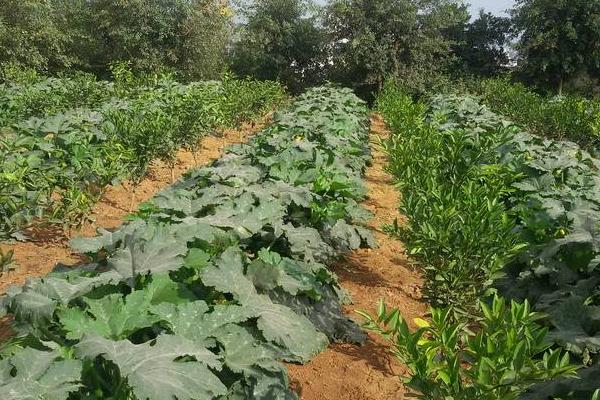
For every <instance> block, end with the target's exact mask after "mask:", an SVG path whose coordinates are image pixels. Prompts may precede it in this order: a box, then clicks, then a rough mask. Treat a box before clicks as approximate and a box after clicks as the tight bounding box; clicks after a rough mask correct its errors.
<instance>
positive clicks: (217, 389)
mask: <svg viewBox="0 0 600 400" xmlns="http://www.w3.org/2000/svg"><path fill="white" fill-rule="evenodd" d="M75 351H76V354H77V355H78V356H79V357H89V358H92V359H93V358H96V357H97V356H102V357H103V358H104V359H106V360H109V361H112V362H113V363H114V364H115V365H116V366H117V367H118V368H119V371H120V372H121V376H123V377H124V378H126V379H127V382H128V384H129V386H130V387H131V389H132V390H133V393H134V394H135V396H136V397H137V398H138V399H149V400H173V398H177V399H178V400H192V399H194V400H198V399H212V398H214V397H216V396H219V395H223V394H225V393H226V392H227V388H226V387H225V385H223V383H222V382H221V381H220V380H219V378H217V376H216V375H215V374H214V373H213V372H212V371H211V370H210V369H209V367H211V368H215V369H220V368H221V362H220V360H219V357H218V356H217V355H215V354H214V353H212V352H210V351H209V350H207V349H206V348H204V347H201V346H198V345H197V344H196V343H195V342H191V341H189V340H188V339H185V338H183V337H180V336H172V335H163V336H159V337H158V338H157V339H156V343H155V344H152V343H144V344H138V345H136V344H132V343H131V342H129V341H127V340H124V341H119V342H113V341H110V340H107V339H104V338H101V337H99V336H87V337H85V338H84V339H83V340H82V341H81V342H80V343H79V344H78V345H77V346H76V347H75ZM185 356H190V357H192V358H193V360H180V358H182V357H185Z"/></svg>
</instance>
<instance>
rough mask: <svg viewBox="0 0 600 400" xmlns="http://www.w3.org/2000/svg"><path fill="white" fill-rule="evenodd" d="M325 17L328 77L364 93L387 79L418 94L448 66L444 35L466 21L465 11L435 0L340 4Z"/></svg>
mask: <svg viewBox="0 0 600 400" xmlns="http://www.w3.org/2000/svg"><path fill="white" fill-rule="evenodd" d="M325 18H326V19H325V27H326V30H327V32H328V35H329V42H330V44H331V47H332V48H331V50H330V54H329V57H330V59H331V60H334V62H333V65H332V67H331V72H330V79H332V80H334V81H336V82H342V83H344V84H345V85H347V86H351V87H355V88H357V89H359V90H360V91H361V92H363V93H365V92H366V93H368V92H371V91H376V90H378V89H380V88H381V86H382V85H383V82H384V81H385V80H386V79H388V78H390V77H391V78H394V79H397V80H398V81H400V82H402V83H404V84H406V85H407V86H409V87H411V88H412V89H413V90H414V91H415V92H422V91H424V90H425V89H426V88H427V87H429V85H430V84H431V82H430V81H434V80H437V79H438V77H439V75H440V73H441V72H443V71H445V69H446V67H448V66H449V65H450V61H451V45H452V43H453V40H451V38H449V36H448V35H447V31H448V30H451V29H455V28H457V27H459V26H462V24H464V23H466V22H467V20H468V13H467V11H466V7H464V6H462V5H458V4H456V3H454V2H446V1H440V0H426V1H409V0H393V1H390V0H375V1H365V0H352V1H346V0H339V1H332V2H331V3H330V5H329V6H328V8H327V12H326V16H325ZM369 94H370V93H369Z"/></svg>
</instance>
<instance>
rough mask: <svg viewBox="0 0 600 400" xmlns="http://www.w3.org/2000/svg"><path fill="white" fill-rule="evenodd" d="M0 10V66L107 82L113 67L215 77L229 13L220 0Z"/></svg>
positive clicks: (221, 64)
mask: <svg viewBox="0 0 600 400" xmlns="http://www.w3.org/2000/svg"><path fill="white" fill-rule="evenodd" d="M0 8H2V11H0V59H1V60H2V61H1V62H0V66H2V67H5V66H7V65H15V64H16V65H19V66H23V67H31V68H33V69H35V70H38V71H44V72H46V71H47V72H52V73H55V72H60V71H65V70H67V69H69V68H73V67H75V68H79V69H82V70H85V71H91V72H94V73H96V74H97V75H98V76H107V75H108V72H109V66H110V65H111V64H113V63H115V62H129V63H130V65H131V67H132V68H134V69H135V70H137V71H143V72H147V73H154V72H160V71H165V70H174V71H177V72H178V73H179V75H180V76H181V77H182V78H184V79H186V80H198V79H216V78H218V77H219V76H220V74H221V73H222V72H223V71H224V69H225V67H226V62H225V49H226V45H227V43H228V40H229V35H230V31H231V27H230V25H231V17H232V13H231V11H230V9H229V8H228V7H227V6H226V5H225V4H224V3H223V2H222V1H219V0H194V1H184V0H164V1H159V2H156V1H153V2H147V1H125V2H123V1H114V0H93V1H80V0H78V1H66V0H49V1H44V2H39V1H29V0H28V1H24V2H16V1H12V0H5V1H3V2H2V7H0Z"/></svg>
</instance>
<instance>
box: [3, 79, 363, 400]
mask: <svg viewBox="0 0 600 400" xmlns="http://www.w3.org/2000/svg"><path fill="white" fill-rule="evenodd" d="M367 143H368V109H367V107H366V105H365V104H364V103H363V102H362V101H361V100H359V99H358V98H357V97H356V96H355V95H354V94H352V93H351V92H350V91H349V90H342V89H333V88H318V89H313V90H311V91H309V92H307V93H306V94H304V95H303V96H301V97H299V98H298V99H297V100H296V101H295V102H294V103H293V104H292V105H291V106H290V108H289V109H287V110H284V111H282V112H278V113H276V114H275V116H274V122H273V124H272V125H271V126H270V127H268V128H266V129H265V130H264V131H263V132H262V133H260V134H258V135H256V136H254V137H253V138H252V140H250V141H249V143H247V144H242V145H235V146H233V147H231V148H230V149H229V150H228V152H227V153H226V155H225V156H223V157H222V158H221V159H220V160H218V161H216V162H214V163H213V164H212V165H210V166H207V167H204V168H201V169H198V170H196V171H194V172H192V173H190V174H188V175H187V176H186V177H185V178H184V179H182V180H181V181H179V182H177V183H176V184H174V185H173V186H171V187H169V188H167V189H166V190H164V191H163V192H161V193H160V194H158V195H157V196H156V197H155V198H154V199H153V200H152V201H151V202H149V203H148V204H145V205H144V206H143V207H141V208H140V210H139V211H138V212H136V213H135V214H133V215H132V216H131V217H130V222H128V223H126V224H124V225H123V226H122V227H120V228H118V229H117V230H115V231H113V232H109V231H101V232H100V233H101V234H100V235H99V236H97V237H95V238H91V239H89V238H88V239H76V240H74V241H73V243H72V244H73V246H74V247H75V249H77V250H79V251H80V252H82V253H85V254H87V255H88V256H89V257H90V258H91V260H92V263H91V264H89V265H84V266H79V267H76V268H73V269H65V268H60V269H58V270H56V271H55V272H53V273H51V274H50V275H48V276H46V277H44V278H38V279H32V280H30V281H29V282H28V283H27V284H26V285H24V286H22V287H13V288H11V289H10V290H9V291H8V293H7V295H6V296H5V297H4V298H3V299H2V305H3V308H4V310H5V312H8V313H10V314H11V315H12V316H13V318H14V323H13V327H14V329H15V330H16V331H17V336H16V337H15V338H14V339H13V340H12V341H10V342H9V343H7V344H5V345H4V346H2V348H1V349H0V371H2V372H3V373H2V374H0V398H2V399H3V400H16V399H22V398H52V399H55V400H66V399H69V400H79V399H86V400H93V399H98V400H100V399H115V400H133V399H139V400H142V399H143V400H146V399H150V400H162V399H174V398H177V399H179V400H188V399H197V400H201V399H222V400H225V399H255V400H261V399H263V400H271V399H294V398H297V396H296V395H295V393H293V392H292V391H291V390H290V388H289V382H288V377H287V372H286V369H285V367H284V366H283V365H282V364H280V363H279V362H278V361H280V360H285V361H287V362H306V361H308V360H309V359H310V358H311V357H313V356H314V355H315V354H317V353H318V352H320V351H322V350H323V349H324V348H325V347H326V345H327V343H328V341H329V340H336V341H356V342H361V341H364V340H365V338H366V335H365V334H364V333H363V332H362V331H361V330H360V328H359V327H358V326H357V325H356V324H355V323H353V322H352V321H350V320H348V319H347V318H346V317H345V316H344V314H343V312H342V310H341V303H342V302H343V301H345V295H344V292H343V291H342V290H341V289H340V288H339V287H338V285H337V283H336V277H335V276H334V274H333V273H332V272H330V271H329V269H328V268H327V267H326V263H329V262H331V261H333V260H336V259H337V258H338V257H340V256H341V255H342V254H344V253H346V252H348V251H350V250H352V249H356V248H359V247H365V246H372V245H373V244H374V243H373V238H372V236H371V234H370V231H369V230H368V229H366V228H365V227H364V224H365V223H366V220H367V219H368V218H369V214H368V212H366V211H365V210H364V209H363V208H362V207H361V206H359V204H358V201H360V200H362V199H363V198H364V195H365V188H364V186H363V183H362V179H361V176H362V173H363V170H364V168H365V166H366V164H367V162H368V161H369V159H370V155H369V147H368V144H367Z"/></svg>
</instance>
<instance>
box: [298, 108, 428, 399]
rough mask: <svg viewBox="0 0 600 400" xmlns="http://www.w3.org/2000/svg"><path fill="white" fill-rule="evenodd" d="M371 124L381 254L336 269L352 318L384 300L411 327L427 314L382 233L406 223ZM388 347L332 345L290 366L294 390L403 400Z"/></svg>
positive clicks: (413, 278)
mask: <svg viewBox="0 0 600 400" xmlns="http://www.w3.org/2000/svg"><path fill="white" fill-rule="evenodd" d="M371 123H372V125H371V136H370V142H371V149H372V154H373V164H372V166H370V167H369V168H368V169H367V171H366V175H365V181H366V184H367V188H368V190H369V192H368V198H367V200H366V201H365V202H364V203H363V205H364V206H365V207H366V208H367V209H369V210H370V211H371V212H372V213H373V214H374V218H373V220H372V221H371V223H370V226H371V228H372V229H373V230H374V232H375V235H376V237H377V240H378V242H379V248H378V249H374V250H367V249H365V250H359V251H355V252H353V253H352V254H350V255H349V256H348V257H347V258H346V259H345V260H342V261H341V262H339V263H338V264H337V265H335V266H334V267H333V268H332V269H333V271H334V272H335V273H336V274H337V275H338V277H339V281H340V284H341V286H342V287H344V288H345V289H347V290H348V291H349V292H350V295H351V296H352V300H353V302H354V303H353V304H352V305H350V306H346V307H345V311H346V312H347V313H348V314H349V315H350V316H351V317H352V318H356V317H358V316H357V315H356V314H355V313H354V310H357V309H363V310H368V311H370V312H372V313H374V312H375V309H376V306H377V302H378V301H379V299H382V298H383V299H385V301H386V303H387V304H388V305H389V306H391V307H397V308H399V309H400V310H401V311H402V314H403V315H404V316H405V317H406V318H407V319H409V321H412V319H413V318H416V317H421V316H423V315H424V314H425V311H426V307H425V305H424V302H422V301H421V294H420V292H421V291H420V287H421V280H420V278H419V275H418V273H417V272H415V271H414V270H413V268H411V266H410V264H409V262H408V260H407V258H406V256H405V254H404V249H403V247H402V243H400V242H399V241H398V240H396V239H393V238H390V237H389V236H388V235H387V234H385V233H383V232H382V231H381V228H382V226H383V225H385V224H389V223H392V222H394V220H395V219H396V218H397V219H398V220H399V221H402V217H401V215H400V214H399V213H398V205H399V196H398V192H397V191H396V189H395V187H394V185H393V180H392V177H391V176H390V175H389V174H388V173H387V172H385V170H384V168H385V166H386V164H387V157H386V155H385V153H384V152H383V151H382V149H381V148H380V146H379V144H378V143H379V140H380V139H382V138H385V137H387V135H388V131H387V128H386V126H385V123H384V122H383V121H382V120H381V118H380V117H378V116H374V117H373V118H372V120H371ZM384 343H385V342H384V341H383V340H381V339H380V338H378V337H376V336H375V335H370V336H369V340H368V341H367V343H366V344H365V345H363V346H354V345H349V344H335V345H331V346H330V347H329V349H328V350H327V351H325V352H324V353H322V354H320V355H318V356H317V357H316V358H315V359H314V360H312V361H311V362H310V363H309V364H307V365H302V366H298V365H290V366H289V367H288V368H289V372H290V380H291V384H292V386H293V387H294V389H295V390H296V391H298V393H299V394H300V398H301V399H302V400H390V399H404V398H405V394H406V390H405V388H404V386H403V385H402V383H401V381H400V378H399V376H400V375H401V374H402V373H404V372H405V369H404V367H403V366H402V365H400V363H399V362H398V361H397V360H396V359H395V358H394V357H393V356H392V355H391V354H389V350H388V348H387V347H386V346H385V345H384Z"/></svg>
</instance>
